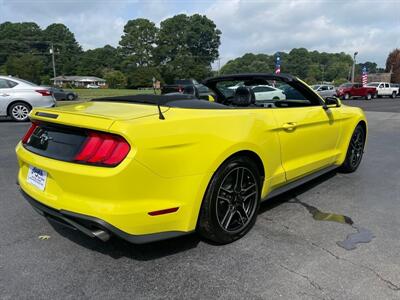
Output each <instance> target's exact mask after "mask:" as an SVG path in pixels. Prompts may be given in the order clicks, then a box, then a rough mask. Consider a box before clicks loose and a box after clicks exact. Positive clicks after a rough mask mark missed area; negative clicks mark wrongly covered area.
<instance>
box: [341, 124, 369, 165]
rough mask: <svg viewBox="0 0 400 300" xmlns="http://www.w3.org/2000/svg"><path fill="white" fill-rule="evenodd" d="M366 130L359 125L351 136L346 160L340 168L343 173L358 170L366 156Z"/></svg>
mask: <svg viewBox="0 0 400 300" xmlns="http://www.w3.org/2000/svg"><path fill="white" fill-rule="evenodd" d="M364 145H365V130H364V127H363V126H362V125H361V124H358V125H357V127H356V128H355V129H354V132H353V135H352V136H351V140H350V144H349V147H348V149H347V154H346V159H345V161H344V162H343V164H342V165H341V166H340V171H342V172H343V173H352V172H354V171H355V170H357V168H358V166H359V165H360V163H361V160H362V157H363V154H364Z"/></svg>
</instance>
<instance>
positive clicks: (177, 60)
mask: <svg viewBox="0 0 400 300" xmlns="http://www.w3.org/2000/svg"><path fill="white" fill-rule="evenodd" d="M220 35H221V31H220V30H218V29H217V28H216V25H215V24H214V22H213V21H212V20H210V19H208V18H207V17H206V16H201V15H198V14H195V15H192V16H187V15H185V14H180V15H176V16H174V17H172V18H168V19H166V20H164V21H162V22H161V24H160V30H159V33H158V38H157V48H156V49H155V61H156V63H157V64H158V65H159V66H160V70H161V74H162V76H163V78H164V79H165V80H166V81H167V82H170V81H171V80H173V79H175V78H183V77H187V76H192V77H194V78H196V79H202V78H204V77H203V76H207V74H210V71H211V63H212V62H214V61H215V59H217V58H218V56H219V53H218V47H219V45H220Z"/></svg>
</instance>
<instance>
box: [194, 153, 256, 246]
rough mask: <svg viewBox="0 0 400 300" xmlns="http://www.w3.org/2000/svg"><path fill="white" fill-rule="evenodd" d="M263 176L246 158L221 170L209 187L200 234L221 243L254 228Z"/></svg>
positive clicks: (200, 217) (200, 220) (224, 166)
mask: <svg viewBox="0 0 400 300" xmlns="http://www.w3.org/2000/svg"><path fill="white" fill-rule="evenodd" d="M260 196H261V176H260V173H259V171H258V168H257V166H256V164H255V163H254V162H253V161H252V160H251V159H249V158H247V157H234V158H232V159H229V160H228V161H226V162H225V163H223V164H222V165H221V167H219V169H218V170H217V172H216V173H215V174H214V176H213V178H212V179H211V182H210V184H209V186H208V188H207V192H206V194H205V197H204V199H203V204H202V207H201V211H200V215H199V221H198V231H199V233H200V234H201V235H202V236H204V237H205V238H206V239H209V240H212V241H214V242H217V243H220V244H226V243H230V242H233V241H235V240H237V239H239V238H241V237H242V236H244V235H245V234H246V233H247V232H248V231H249V230H250V229H251V228H252V227H253V225H254V223H255V221H256V218H257V212H258V209H259V205H260Z"/></svg>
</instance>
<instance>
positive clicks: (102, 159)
mask: <svg viewBox="0 0 400 300" xmlns="http://www.w3.org/2000/svg"><path fill="white" fill-rule="evenodd" d="M129 150H130V146H129V144H128V142H127V141H125V140H124V139H123V138H122V137H120V136H117V135H114V134H108V133H98V132H89V136H88V137H87V138H86V141H85V144H84V146H83V148H82V150H81V151H80V152H79V153H78V154H77V155H76V156H75V161H77V162H80V163H87V164H96V165H106V166H116V165H118V164H119V163H120V162H121V161H123V160H124V158H125V157H126V156H127V155H128V152H129Z"/></svg>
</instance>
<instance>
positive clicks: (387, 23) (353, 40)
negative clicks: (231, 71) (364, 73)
mask: <svg viewBox="0 0 400 300" xmlns="http://www.w3.org/2000/svg"><path fill="white" fill-rule="evenodd" d="M399 10H400V2H399V1H380V2H372V1H347V2H345V1H322V0H315V1H240V0H233V1H229V2H228V1H223V0H218V1H215V2H214V4H212V5H211V6H210V7H209V8H208V9H207V16H209V17H210V18H211V19H213V20H214V21H215V22H216V24H217V26H218V27H219V28H220V29H221V31H222V32H223V35H222V46H221V51H220V53H221V56H222V60H223V61H226V60H227V59H230V58H233V57H236V56H237V55H238V54H243V53H246V52H253V53H275V52H277V51H290V49H292V48H298V47H305V48H307V49H309V50H319V51H326V52H341V51H343V52H346V53H350V54H351V53H353V52H354V51H358V52H359V59H360V60H362V61H365V60H372V61H376V62H377V63H378V64H379V65H384V63H385V60H386V57H387V54H388V53H389V51H390V50H392V49H393V48H395V47H396V46H399V45H400V36H399V35H398V32H399V30H400V18H399V17H398V15H397V14H395V13H390V12H392V11H399ZM223 56H225V57H223Z"/></svg>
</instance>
